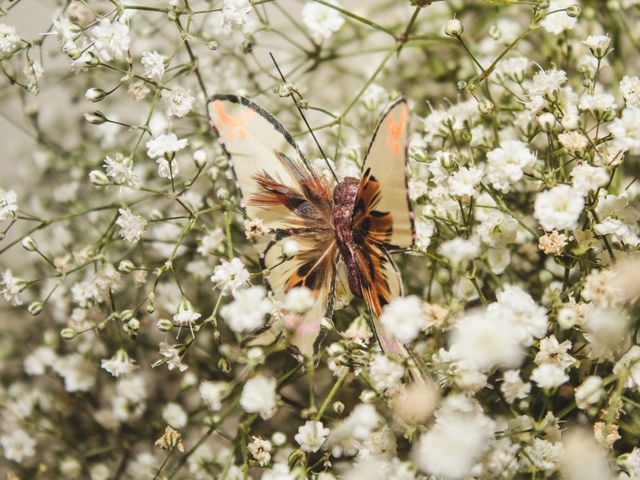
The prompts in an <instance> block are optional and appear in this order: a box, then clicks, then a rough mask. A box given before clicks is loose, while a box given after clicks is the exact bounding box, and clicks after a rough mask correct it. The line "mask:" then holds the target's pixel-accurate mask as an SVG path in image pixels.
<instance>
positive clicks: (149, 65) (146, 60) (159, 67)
mask: <svg viewBox="0 0 640 480" xmlns="http://www.w3.org/2000/svg"><path fill="white" fill-rule="evenodd" d="M166 61H167V57H165V56H164V55H161V54H159V53H158V52H157V51H155V50H154V51H152V52H142V58H141V59H140V63H141V64H142V66H143V67H144V73H143V74H142V76H144V77H146V78H149V79H151V80H154V81H156V82H159V81H160V80H161V79H162V77H163V75H164V65H165V62H166ZM164 92H165V91H164V90H163V91H162V93H163V94H164Z"/></svg>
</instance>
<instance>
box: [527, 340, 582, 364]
mask: <svg viewBox="0 0 640 480" xmlns="http://www.w3.org/2000/svg"><path fill="white" fill-rule="evenodd" d="M569 350H571V342H570V341H569V340H565V341H564V342H562V343H560V342H558V339H557V338H556V337H555V336H553V335H550V336H548V337H546V338H543V339H542V340H540V351H539V352H538V353H537V354H536V357H535V358H534V360H533V361H534V362H535V364H536V365H542V364H543V363H552V364H554V365H557V366H558V367H560V368H562V369H563V370H566V369H567V368H569V367H570V366H571V365H573V364H574V363H575V362H576V359H575V358H573V357H572V356H571V355H569V353H568V351H569Z"/></svg>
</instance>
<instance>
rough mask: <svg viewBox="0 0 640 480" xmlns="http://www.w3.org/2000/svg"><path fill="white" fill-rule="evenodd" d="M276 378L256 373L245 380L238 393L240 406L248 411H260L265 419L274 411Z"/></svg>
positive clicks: (275, 404)
mask: <svg viewBox="0 0 640 480" xmlns="http://www.w3.org/2000/svg"><path fill="white" fill-rule="evenodd" d="M276 385H277V384H276V379H275V378H273V377H266V376H264V375H262V374H258V375H256V376H255V377H253V378H250V379H249V380H247V382H246V383H245V384H244V387H243V388H242V393H241V394H240V406H241V407H242V408H243V409H244V411H245V412H248V413H260V416H261V417H262V418H264V419H265V420H266V419H268V418H271V417H272V416H273V415H274V414H275V413H276V407H277V396H276Z"/></svg>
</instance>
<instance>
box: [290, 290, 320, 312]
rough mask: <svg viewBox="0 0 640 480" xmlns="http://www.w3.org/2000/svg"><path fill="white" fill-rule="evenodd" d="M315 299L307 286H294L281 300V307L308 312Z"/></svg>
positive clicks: (292, 310)
mask: <svg viewBox="0 0 640 480" xmlns="http://www.w3.org/2000/svg"><path fill="white" fill-rule="evenodd" d="M315 301H316V299H315V297H314V296H313V292H312V291H311V290H310V289H309V288H307V287H295V288H292V289H291V290H289V291H288V292H287V295H286V296H285V297H284V301H283V302H282V308H284V309H285V310H289V311H291V312H295V313H305V312H308V311H309V310H310V309H311V307H313V305H314V303H315Z"/></svg>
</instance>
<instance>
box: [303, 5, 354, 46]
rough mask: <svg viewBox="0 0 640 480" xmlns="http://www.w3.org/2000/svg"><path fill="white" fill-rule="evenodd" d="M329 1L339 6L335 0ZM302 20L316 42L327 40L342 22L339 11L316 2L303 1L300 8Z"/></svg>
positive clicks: (338, 28)
mask: <svg viewBox="0 0 640 480" xmlns="http://www.w3.org/2000/svg"><path fill="white" fill-rule="evenodd" d="M330 3H332V4H333V5H335V6H337V7H339V6H340V3H339V2H338V1H337V0H330ZM302 21H303V22H304V24H305V26H306V27H307V28H308V29H309V31H310V33H311V36H312V37H313V38H314V40H315V41H316V42H322V41H323V40H328V39H329V38H331V36H332V35H333V34H334V33H335V32H337V31H338V30H340V28H341V27H342V25H343V24H344V18H343V17H342V14H341V13H340V12H338V11H337V10H335V9H333V8H331V7H327V6H326V5H322V4H320V3H316V2H307V3H305V5H304V7H303V8H302Z"/></svg>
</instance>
